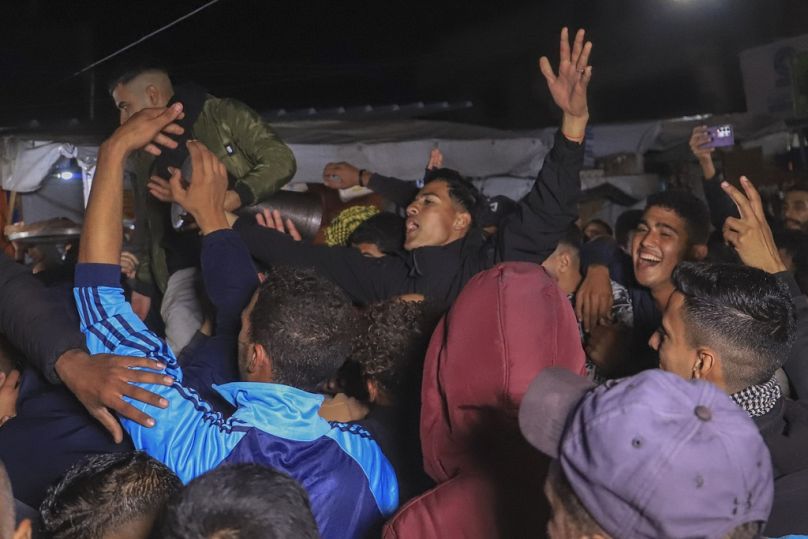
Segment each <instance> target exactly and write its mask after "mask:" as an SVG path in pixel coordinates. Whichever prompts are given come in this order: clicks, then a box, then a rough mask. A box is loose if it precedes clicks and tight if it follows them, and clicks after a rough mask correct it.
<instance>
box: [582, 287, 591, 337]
mask: <svg viewBox="0 0 808 539" xmlns="http://www.w3.org/2000/svg"><path fill="white" fill-rule="evenodd" d="M591 310H592V297H591V296H589V295H587V298H586V301H585V302H584V306H583V310H582V311H581V323H582V324H583V326H584V331H586V332H587V333H589V329H590V328H589V313H590V312H591Z"/></svg>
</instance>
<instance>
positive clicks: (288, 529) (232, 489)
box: [160, 464, 319, 539]
mask: <svg viewBox="0 0 808 539" xmlns="http://www.w3.org/2000/svg"><path fill="white" fill-rule="evenodd" d="M160 531H161V533H160V537H163V538H165V539H209V538H213V537H222V538H224V537H238V538H240V539H281V538H284V539H285V538H286V537H295V538H298V537H299V538H301V539H308V538H311V539H315V538H317V537H319V535H318V531H317V524H316V523H315V521H314V516H313V515H312V513H311V506H310V505H309V498H308V496H307V495H306V491H305V490H303V487H301V486H300V485H299V484H298V482H297V481H295V480H294V479H292V478H291V477H289V476H288V475H286V474H283V473H280V472H278V471H275V470H273V469H271V468H267V467H265V466H261V465H258V464H231V465H225V466H220V467H219V468H216V469H215V470H213V471H210V472H208V473H206V474H204V475H202V476H200V477H197V478H196V479H194V480H193V481H191V482H190V483H188V486H186V487H185V488H184V489H183V490H182V492H181V493H180V495H179V496H176V497H175V498H174V499H172V500H171V501H170V502H169V504H168V507H167V508H166V512H165V515H164V517H163V519H162V522H161V525H160Z"/></svg>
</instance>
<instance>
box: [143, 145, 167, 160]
mask: <svg viewBox="0 0 808 539" xmlns="http://www.w3.org/2000/svg"><path fill="white" fill-rule="evenodd" d="M143 149H144V150H145V151H146V152H147V153H150V154H152V155H153V156H155V157H157V156H158V155H160V154H161V153H163V152H162V150H160V148H158V147H157V145H156V144H152V143H149V144H146V146H144V147H143Z"/></svg>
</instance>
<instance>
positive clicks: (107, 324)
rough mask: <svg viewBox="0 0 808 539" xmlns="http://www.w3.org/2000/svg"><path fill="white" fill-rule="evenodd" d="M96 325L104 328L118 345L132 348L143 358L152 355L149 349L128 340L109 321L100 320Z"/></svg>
mask: <svg viewBox="0 0 808 539" xmlns="http://www.w3.org/2000/svg"><path fill="white" fill-rule="evenodd" d="M98 324H99V325H100V326H101V327H102V328H104V329H105V330H106V331H107V333H109V334H110V335H112V336H113V337H114V338H115V341H116V342H118V343H120V344H124V345H126V346H128V347H129V348H134V349H135V350H137V351H139V352H141V353H142V354H143V355H144V356H149V355H152V350H151V348H148V347H146V346H143V345H142V344H140V343H137V342H135V341H133V340H131V339H128V338H127V336H126V335H124V334H123V333H121V332H120V331H118V330H117V328H115V326H114V325H113V324H112V322H111V321H109V320H101V321H100V322H99V323H98Z"/></svg>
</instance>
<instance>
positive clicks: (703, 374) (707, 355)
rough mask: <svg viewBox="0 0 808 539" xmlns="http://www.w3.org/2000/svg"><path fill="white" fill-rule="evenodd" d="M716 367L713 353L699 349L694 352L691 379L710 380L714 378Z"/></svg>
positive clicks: (709, 350)
mask: <svg viewBox="0 0 808 539" xmlns="http://www.w3.org/2000/svg"><path fill="white" fill-rule="evenodd" d="M716 366H717V362H716V358H715V353H714V352H713V351H712V350H711V349H709V348H699V349H698V350H697V351H696V363H695V364H694V365H693V374H692V377H693V378H695V379H697V380H710V379H712V377H714V376H715V370H714V369H715V368H716Z"/></svg>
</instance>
